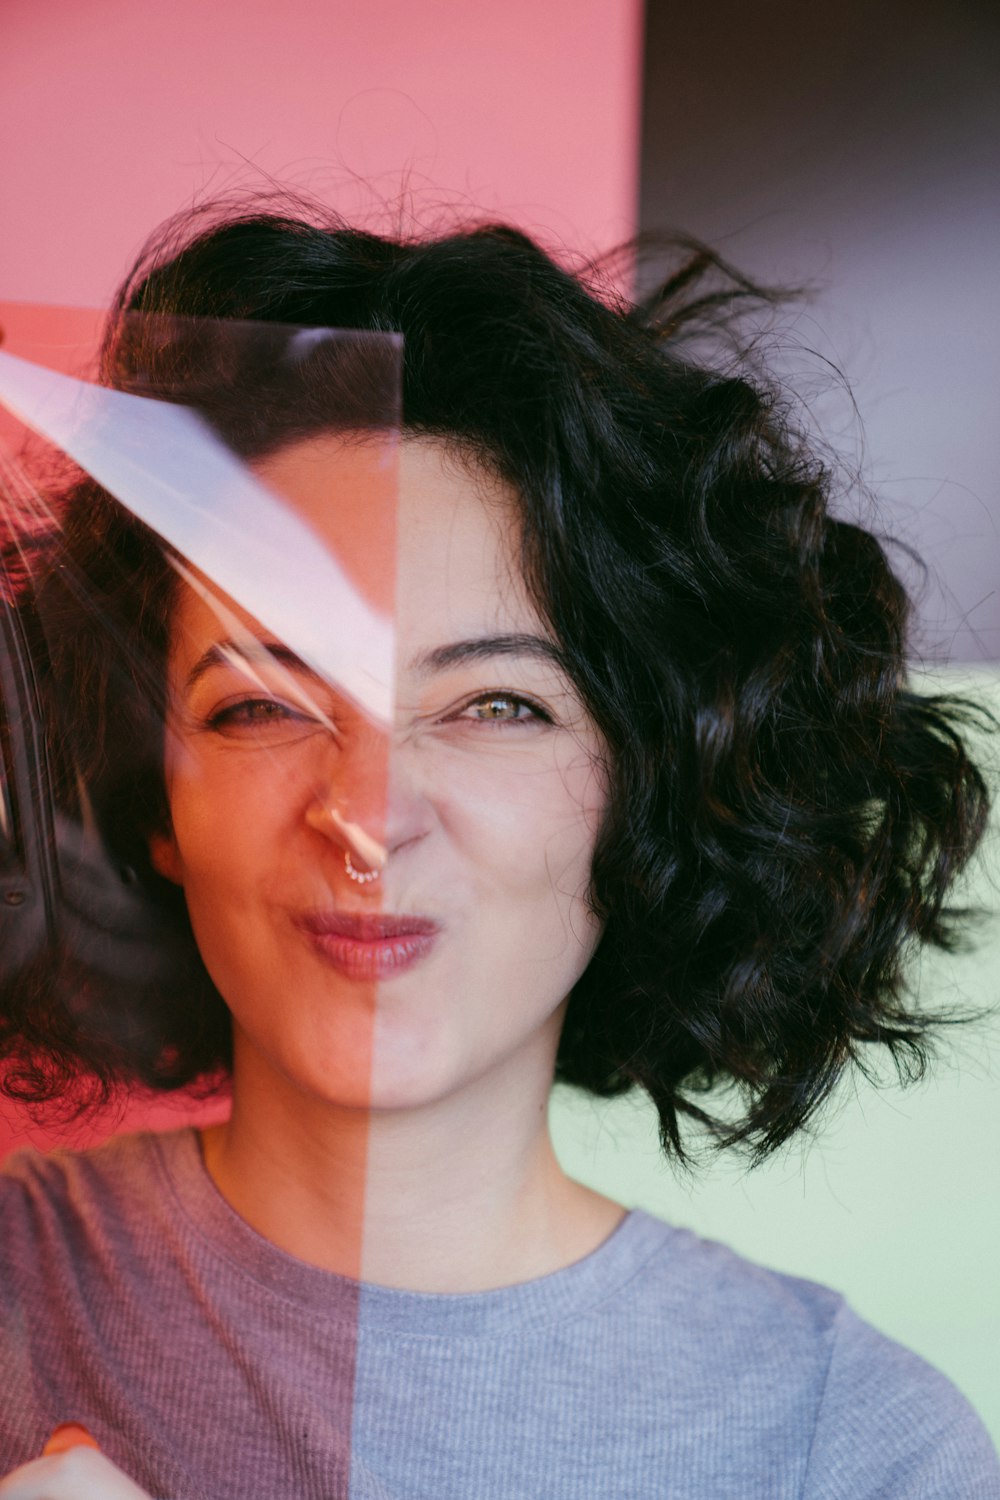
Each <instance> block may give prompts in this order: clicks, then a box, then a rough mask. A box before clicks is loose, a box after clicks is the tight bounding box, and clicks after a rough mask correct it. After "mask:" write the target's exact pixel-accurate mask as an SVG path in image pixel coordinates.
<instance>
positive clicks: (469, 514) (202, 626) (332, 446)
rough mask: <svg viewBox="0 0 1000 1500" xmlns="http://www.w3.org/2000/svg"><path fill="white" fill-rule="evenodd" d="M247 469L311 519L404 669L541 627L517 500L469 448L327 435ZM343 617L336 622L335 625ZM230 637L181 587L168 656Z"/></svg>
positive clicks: (232, 606) (234, 606)
mask: <svg viewBox="0 0 1000 1500" xmlns="http://www.w3.org/2000/svg"><path fill="white" fill-rule="evenodd" d="M253 467H254V469H255V470H256V472H257V473H258V474H259V475H260V476H261V478H263V479H264V480H265V481H266V482H267V484H268V485H269V487H270V488H271V489H272V490H273V491H274V492H275V493H276V494H278V495H279V496H280V497H281V499H282V500H283V501H284V502H285V503H286V504H288V505H289V507H290V508H291V509H293V510H294V511H295V512H296V513H297V514H298V515H300V516H301V517H302V518H303V519H305V520H307V521H308V522H309V523H310V525H311V526H312V527H313V529H314V530H315V532H316V533H317V545H321V546H322V545H325V546H328V547H330V548H331V550H332V551H333V552H334V553H335V554H336V556H337V557H338V559H339V560H340V561H341V562H342V564H343V565H344V566H345V567H346V569H347V571H348V572H349V573H350V574H351V576H352V578H353V580H354V582H355V584H356V585H357V586H359V587H360V589H361V591H362V592H363V593H364V594H365V595H367V596H368V597H369V599H370V600H371V602H372V603H374V604H375V605H376V606H377V607H378V608H380V609H381V610H383V611H384V612H385V613H387V614H390V615H391V616H392V619H393V624H394V627H395V632H396V638H397V659H398V661H399V663H400V665H401V666H403V665H405V662H406V660H407V659H408V658H409V657H411V656H416V655H418V654H419V653H420V652H423V651H426V650H427V649H428V648H432V647H434V646H437V645H440V644H442V643H445V642H447V641H450V640H456V639H467V638H471V637H473V636H475V635H477V634H483V633H495V632H497V631H508V632H527V631H531V632H534V633H544V634H547V633H548V632H547V631H544V630H543V629H542V627H541V624H540V621H539V618H538V614H537V611H536V610H535V608H534V606H533V604H532V602H531V600H530V598H529V595H528V592H527V589H526V586H525V584H524V580H523V577H522V574H521V566H520V543H521V522H520V503H519V498H518V495H517V493H516V491H515V490H514V489H513V487H512V486H510V485H509V484H506V483H504V482H503V481H502V480H500V479H498V478H496V477H495V476H493V475H491V474H489V473H488V472H486V471H485V470H484V469H483V468H482V467H481V466H479V465H477V464H476V462H475V460H474V459H473V458H472V457H471V456H470V455H466V454H464V453H462V452H461V451H460V450H458V449H456V448H455V447H454V446H452V445H450V444H446V443H444V442H441V441H439V440H436V439H430V438H418V437H407V438H404V439H403V440H402V441H401V442H398V443H396V442H392V443H389V442H387V441H385V440H382V439H372V440H369V439H367V438H365V439H363V440H361V441H358V440H357V439H354V440H345V439H343V438H340V437H338V436H336V435H332V434H330V435H322V436H319V437H315V438H308V439H304V440H303V441H301V442H298V443H295V444H291V445H289V446H288V447H286V448H283V449H281V450H279V451H278V452H277V453H274V454H270V455H268V456H267V457H266V458H263V459H261V460H258V461H256V462H255V463H254V465H253ZM292 566H293V567H294V562H293V563H292ZM196 571H197V570H196ZM202 581H203V582H207V580H204V579H202ZM211 593H212V595H213V596H215V597H218V598H220V599H221V600H222V602H223V604H224V606H225V611H226V613H228V614H229V615H231V616H235V618H236V619H237V620H238V621H239V623H240V625H241V626H243V627H244V628H248V629H250V630H251V631H253V632H254V633H255V634H259V635H269V634H270V632H268V631H263V630H261V628H260V627H259V625H258V624H257V622H256V621H255V620H254V619H253V618H252V616H250V615H249V614H248V613H247V611H246V610H245V609H243V608H242V606H241V605H240V604H239V603H238V601H237V600H235V599H232V598H230V597H229V596H227V595H220V594H219V592H218V591H217V590H215V589H212V590H211ZM344 623H345V622H342V621H341V622H337V621H333V620H331V628H336V626H337V625H340V626H341V628H343V625H344ZM226 633H227V631H226V629H225V626H224V623H223V621H222V620H221V619H220V617H219V613H218V612H217V611H216V610H214V608H213V607H212V606H211V605H210V604H209V603H207V602H206V601H205V599H204V598H199V597H198V596H197V595H196V594H195V593H193V592H192V590H191V589H189V588H187V587H186V586H182V588H181V591H180V595H179V598H178V603H177V609H176V612H175V615H174V649H175V652H177V653H179V654H181V655H184V654H189V653H190V652H195V651H197V650H199V649H201V646H202V645H203V644H204V642H205V639H206V638H207V637H210V636H212V635H217V636H218V635H225V634H226Z"/></svg>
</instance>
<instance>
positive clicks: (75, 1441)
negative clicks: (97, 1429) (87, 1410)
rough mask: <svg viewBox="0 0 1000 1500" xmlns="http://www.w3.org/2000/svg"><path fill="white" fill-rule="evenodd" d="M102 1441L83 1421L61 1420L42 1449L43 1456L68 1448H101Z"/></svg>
mask: <svg viewBox="0 0 1000 1500" xmlns="http://www.w3.org/2000/svg"><path fill="white" fill-rule="evenodd" d="M100 1446H101V1445H100V1443H99V1442H98V1441H97V1439H96V1438H95V1437H94V1436H93V1434H92V1433H91V1432H89V1431H88V1430H87V1428H86V1427H84V1425H83V1423H82V1422H60V1423H59V1426H58V1427H56V1428H54V1429H53V1431H52V1433H51V1435H50V1437H49V1440H48V1442H47V1443H46V1444H45V1447H44V1448H43V1449H42V1456H43V1458H44V1457H47V1456H48V1455H49V1454H50V1453H65V1452H66V1450H67V1448H98V1449H99V1448H100Z"/></svg>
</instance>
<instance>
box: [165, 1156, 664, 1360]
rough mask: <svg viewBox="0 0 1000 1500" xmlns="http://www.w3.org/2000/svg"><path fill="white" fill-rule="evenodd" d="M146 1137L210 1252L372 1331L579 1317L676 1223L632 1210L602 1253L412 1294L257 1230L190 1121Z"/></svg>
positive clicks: (466, 1331)
mask: <svg viewBox="0 0 1000 1500" xmlns="http://www.w3.org/2000/svg"><path fill="white" fill-rule="evenodd" d="M145 1140H146V1141H147V1143H148V1145H149V1148H150V1149H151V1151H152V1152H153V1154H154V1156H155V1159H156V1165H157V1167H158V1169H159V1172H160V1174H161V1176H162V1177H163V1179H164V1181H165V1185H166V1187H167V1189H168V1191H169V1193H170V1195H171V1197H172V1198H173V1201H174V1203H175V1205H176V1207H177V1209H178V1210H179V1212H180V1214H181V1215H182V1216H183V1218H184V1220H185V1221H186V1223H187V1225H188V1227H189V1229H190V1230H191V1231H192V1232H193V1233H194V1234H195V1235H196V1236H197V1237H198V1238H199V1239H200V1240H201V1242H202V1244H203V1245H204V1246H205V1247H206V1248H207V1249H208V1250H209V1251H211V1252H212V1253H213V1254H214V1255H215V1256H216V1257H218V1258H221V1259H222V1260H224V1261H225V1262H227V1264H228V1265H229V1267H230V1268H231V1269H232V1270H234V1271H235V1272H236V1273H237V1274H239V1275H242V1276H244V1277H248V1278H250V1279H251V1280H252V1281H254V1282H255V1283H256V1284H257V1286H258V1287H259V1288H262V1289H264V1290H265V1291H266V1292H268V1293H269V1294H271V1295H272V1296H277V1297H279V1298H281V1299H282V1300H284V1301H285V1302H292V1303H295V1304H297V1305H298V1306H299V1307H300V1308H302V1309H303V1310H304V1311H306V1312H308V1313H309V1314H310V1315H311V1316H313V1317H317V1318H325V1319H333V1320H334V1321H345V1320H346V1321H350V1322H355V1321H357V1320H360V1323H361V1325H362V1327H363V1329H364V1332H365V1334H366V1335H367V1334H369V1333H373V1334H375V1333H380V1332H381V1333H385V1334H391V1335H393V1336H395V1337H400V1336H407V1337H415V1338H443V1337H448V1338H454V1337H460V1338H482V1337H495V1336H497V1335H498V1334H501V1333H502V1334H517V1335H523V1334H524V1333H525V1332H527V1331H529V1330H530V1329H532V1328H542V1327H545V1326H548V1325H551V1324H553V1323H558V1322H561V1321H563V1320H565V1319H567V1318H573V1317H576V1316H580V1315H581V1314H583V1313H585V1312H587V1311H589V1310H590V1309H591V1308H593V1307H595V1306H596V1305H597V1304H599V1303H600V1302H602V1301H604V1300H606V1299H607V1298H608V1297H610V1296H612V1295H613V1294H614V1293H616V1292H618V1291H619V1290H620V1289H621V1288H622V1287H623V1286H624V1285H625V1284H626V1283H627V1282H629V1281H630V1280H631V1279H632V1278H633V1277H634V1276H635V1275H637V1274H638V1272H639V1271H640V1270H641V1269H642V1267H643V1266H644V1265H645V1264H646V1263H647V1262H648V1261H649V1260H650V1259H652V1257H653V1256H655V1255H656V1254H657V1253H659V1252H660V1251H661V1250H662V1249H663V1247H664V1245H665V1243H666V1242H667V1240H668V1239H669V1238H670V1236H671V1234H672V1230H671V1228H670V1226H668V1225H666V1224H663V1223H661V1222H660V1221H659V1220H658V1219H654V1218H653V1217H652V1216H651V1215H649V1214H647V1213H644V1212H643V1211H642V1210H641V1209H632V1210H631V1211H629V1212H627V1213H626V1215H625V1217H624V1218H623V1219H622V1220H621V1222H620V1223H619V1224H618V1225H617V1226H616V1228H615V1229H614V1230H613V1231H612V1232H611V1234H610V1235H609V1236H608V1238H607V1239H605V1240H604V1241H603V1242H602V1243H601V1244H600V1245H598V1246H597V1248H596V1249H595V1250H592V1251H591V1252H590V1253H589V1254H588V1255H586V1256H584V1257H583V1258H582V1259H581V1260H578V1261H574V1262H573V1263H572V1264H571V1265H568V1266H564V1267H562V1268H561V1269H560V1270H557V1271H552V1272H549V1273H548V1274H547V1275H545V1276H540V1277H536V1278H534V1279H533V1280H531V1281H524V1282H519V1283H517V1284H515V1285H514V1286H504V1287H498V1288H496V1289H495V1290H492V1291H483V1292H416V1291H407V1290H402V1289H399V1288H396V1287H386V1286H379V1285H376V1284H374V1283H371V1282H364V1281H355V1280H354V1279H353V1278H351V1277H347V1276H341V1275H338V1274H337V1273H336V1272H333V1271H328V1270H325V1269H323V1268H322V1267H319V1266H313V1265H310V1264H309V1263H308V1262H307V1261H302V1260H299V1259H297V1258H296V1257H295V1256H293V1255H290V1254H289V1253H288V1252H287V1251H285V1250H281V1249H279V1248H278V1246H276V1245H274V1244H272V1243H271V1241H270V1240H268V1239H265V1238H264V1236H263V1235H261V1234H258V1232H257V1231H256V1230H255V1229H253V1228H251V1226H250V1225H249V1224H248V1223H247V1222H246V1220H245V1219H243V1218H241V1217H240V1215H239V1214H237V1213H236V1211H235V1210H234V1209H233V1208H231V1207H230V1205H229V1204H228V1202H227V1201H226V1199H225V1198H224V1197H223V1196H222V1194H221V1193H220V1192H219V1189H218V1188H217V1187H216V1185H215V1183H214V1181H213V1180H212V1178H211V1176H210V1175H209V1173H208V1170H207V1168H206V1166H205V1163H204V1159H203V1157H202V1152H201V1143H200V1140H199V1137H198V1133H197V1131H196V1130H195V1129H194V1128H193V1127H187V1128H184V1129H182V1130H177V1131H170V1132H167V1133H165V1134H162V1135H150V1136H148V1137H145Z"/></svg>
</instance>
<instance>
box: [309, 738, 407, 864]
mask: <svg viewBox="0 0 1000 1500" xmlns="http://www.w3.org/2000/svg"><path fill="white" fill-rule="evenodd" d="M363 740H364V741H366V743H362V742H361V741H358V742H356V743H353V744H352V743H350V742H349V741H347V742H341V745H340V746H339V748H338V750H337V752H336V758H335V761H334V763H333V764H331V765H330V766H329V768H328V772H327V774H326V776H325V777H324V778H323V779H322V781H319V782H317V783H316V784H315V786H314V787H313V790H312V795H311V798H310V800H309V803H308V805H307V807H306V811H305V821H306V824H307V825H308V826H309V827H310V828H312V829H313V830H315V832H317V833H319V834H321V835H322V836H323V837H324V838H326V839H328V840H329V841H330V842H331V843H332V844H334V845H335V846H336V847H337V848H338V849H340V850H341V851H342V852H343V855H344V859H345V870H346V872H347V874H348V876H349V877H350V878H351V879H352V880H356V881H359V883H362V884H368V883H371V882H373V881H376V880H377V879H378V877H379V875H380V874H381V872H382V871H383V869H384V868H385V866H386V864H387V862H388V860H389V858H390V856H391V855H392V854H394V853H396V852H397V851H398V850H399V849H401V848H402V847H403V846H404V845H407V844H410V843H412V842H414V841H415V840H416V839H418V838H420V837H421V836H422V834H423V833H425V832H426V830H427V826H428V812H427V809H426V808H425V807H424V805H423V801H422V799H421V797H420V795H419V792H418V790H417V789H416V787H415V786H414V785H413V784H412V778H409V777H408V776H407V775H406V773H405V767H404V765H403V763H402V762H403V761H404V760H405V759H406V752H405V750H403V749H400V748H397V749H395V750H392V751H391V752H390V744H389V737H388V736H386V735H382V734H378V735H376V734H375V733H374V732H373V733H372V734H371V735H370V736H369V735H366V736H364V737H363Z"/></svg>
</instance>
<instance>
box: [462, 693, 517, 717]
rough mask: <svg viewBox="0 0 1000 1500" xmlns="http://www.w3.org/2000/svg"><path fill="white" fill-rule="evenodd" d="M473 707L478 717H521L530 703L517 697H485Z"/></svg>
mask: <svg viewBox="0 0 1000 1500" xmlns="http://www.w3.org/2000/svg"><path fill="white" fill-rule="evenodd" d="M472 707H473V709H474V711H475V714H476V717H477V718H478V719H519V718H520V717H521V710H522V708H523V709H527V707H528V705H527V704H526V703H522V702H521V701H520V700H519V699H517V698H483V699H481V700H480V701H479V702H478V703H474V704H473V705H472Z"/></svg>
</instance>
